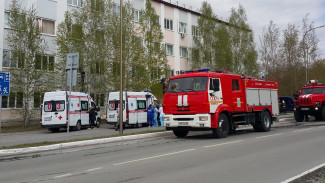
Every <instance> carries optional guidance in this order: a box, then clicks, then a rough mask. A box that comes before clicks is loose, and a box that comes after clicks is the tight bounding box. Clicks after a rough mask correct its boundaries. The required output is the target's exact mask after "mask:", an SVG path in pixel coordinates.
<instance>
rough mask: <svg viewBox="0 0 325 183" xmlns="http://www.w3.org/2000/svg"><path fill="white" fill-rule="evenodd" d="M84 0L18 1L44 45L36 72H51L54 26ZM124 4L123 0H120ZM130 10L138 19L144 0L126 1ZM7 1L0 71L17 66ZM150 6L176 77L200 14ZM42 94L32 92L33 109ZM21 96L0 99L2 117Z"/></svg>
mask: <svg viewBox="0 0 325 183" xmlns="http://www.w3.org/2000/svg"><path fill="white" fill-rule="evenodd" d="M83 1H84V0H22V1H20V2H21V3H22V7H23V8H26V9H28V8H30V7H32V6H33V7H34V8H35V9H36V11H37V17H38V23H39V25H40V26H41V27H42V37H43V38H44V40H45V41H46V42H47V45H48V50H47V52H46V54H45V55H41V56H40V59H41V62H42V64H41V65H40V66H39V68H38V69H41V70H45V71H53V70H54V62H55V55H56V50H57V46H56V44H55V39H56V32H57V26H58V25H59V24H60V23H61V22H63V21H64V13H65V12H66V11H72V10H73V9H75V8H82V6H83ZM124 1H126V0H124ZM130 1H131V2H132V4H133V8H134V21H135V22H137V21H139V19H140V10H142V9H144V7H145V2H146V0H130ZM113 2H114V3H115V4H116V11H119V3H120V1H119V0H114V1H113ZM10 3H11V0H1V1H0V12H2V13H1V14H0V20H1V21H0V58H1V59H0V68H1V70H4V71H5V70H6V68H11V67H17V68H19V64H18V63H16V62H12V63H11V62H10V55H11V54H12V53H11V52H10V48H9V47H8V45H7V43H6V41H5V37H6V35H7V34H8V30H9V27H8V16H9V11H8V10H9V5H10ZM151 3H152V5H153V7H154V8H155V10H156V13H157V15H158V16H159V22H160V25H161V29H162V32H163V35H164V41H163V42H164V44H165V47H166V52H167V60H168V65H169V66H170V73H169V75H178V74H181V73H183V72H184V71H185V70H188V69H189V68H190V60H189V53H190V52H189V50H190V48H191V47H192V45H193V36H195V35H197V32H198V30H197V20H198V18H199V16H200V13H199V12H197V11H194V10H192V8H191V7H189V6H187V5H184V4H182V5H181V4H178V3H177V1H172V0H152V1H151ZM41 97H42V94H37V93H35V95H34V107H35V109H37V108H39V105H40V103H41V101H42V98H41ZM94 98H95V100H96V99H98V100H100V102H99V104H100V105H101V106H105V104H104V101H105V99H104V98H105V95H104V94H102V95H98V96H94ZM22 105H23V104H22V93H19V92H15V91H12V92H11V94H10V96H3V97H2V108H3V109H5V110H3V118H4V119H5V118H14V116H15V114H13V113H12V112H9V111H10V110H7V111H6V109H19V108H21V107H22Z"/></svg>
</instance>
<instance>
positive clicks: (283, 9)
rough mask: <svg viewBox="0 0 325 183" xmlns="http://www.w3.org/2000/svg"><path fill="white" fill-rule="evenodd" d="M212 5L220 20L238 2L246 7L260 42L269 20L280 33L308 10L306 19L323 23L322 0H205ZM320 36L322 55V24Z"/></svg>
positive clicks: (196, 3)
mask: <svg viewBox="0 0 325 183" xmlns="http://www.w3.org/2000/svg"><path fill="white" fill-rule="evenodd" d="M177 1H178V4H179V5H181V6H182V5H183V4H185V5H186V7H187V8H188V7H190V6H191V7H192V10H197V9H200V8H201V5H202V2H203V0H172V2H173V3H176V2H177ZM206 1H207V2H208V3H209V4H210V5H211V7H212V9H213V11H214V14H216V15H217V17H218V18H219V19H221V20H225V21H227V19H228V17H229V16H230V10H231V8H236V9H237V8H238V6H239V4H241V5H242V6H243V7H244V9H245V10H246V15H247V23H248V24H249V25H250V26H251V28H252V30H253V32H254V37H255V43H256V44H257V46H259V43H260V39H259V37H260V36H261V35H262V33H263V28H267V26H268V25H269V23H270V21H271V20H272V21H273V23H274V24H276V25H277V26H278V27H279V28H280V31H281V33H282V32H283V30H285V28H286V27H287V25H288V24H289V23H290V24H295V25H297V26H299V29H300V28H301V26H302V19H303V17H305V16H306V15H307V14H309V16H308V17H309V22H314V27H318V26H322V25H325V0H206ZM315 33H316V36H317V38H318V40H319V42H318V48H319V55H320V57H321V58H325V27H323V28H318V29H315Z"/></svg>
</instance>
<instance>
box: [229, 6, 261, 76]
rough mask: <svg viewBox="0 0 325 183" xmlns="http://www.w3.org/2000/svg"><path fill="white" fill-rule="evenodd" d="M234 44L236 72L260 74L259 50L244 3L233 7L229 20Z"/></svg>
mask: <svg viewBox="0 0 325 183" xmlns="http://www.w3.org/2000/svg"><path fill="white" fill-rule="evenodd" d="M228 22H229V24H230V27H229V31H230V37H231V45H232V53H233V56H232V59H233V62H232V63H233V69H234V72H236V73H240V74H245V75H249V76H256V75H257V74H258V64H257V52H256V50H255V43H254V36H253V31H252V29H251V27H250V26H249V25H248V23H247V16H246V11H245V9H244V7H243V6H242V5H239V7H238V9H235V8H232V9H231V15H230V17H229V20H228Z"/></svg>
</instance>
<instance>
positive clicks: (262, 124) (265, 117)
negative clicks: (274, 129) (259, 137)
mask: <svg viewBox="0 0 325 183" xmlns="http://www.w3.org/2000/svg"><path fill="white" fill-rule="evenodd" d="M271 123H272V118H271V115H270V113H269V112H268V111H266V110H264V111H263V112H262V114H261V121H257V122H256V124H255V125H253V127H254V130H255V131H257V132H268V131H270V129H271Z"/></svg>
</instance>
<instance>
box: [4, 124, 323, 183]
mask: <svg viewBox="0 0 325 183" xmlns="http://www.w3.org/2000/svg"><path fill="white" fill-rule="evenodd" d="M324 131H325V122H313V123H302V124H301V125H298V126H287V127H277V128H272V129H271V131H270V132H267V133H257V132H253V131H252V130H251V129H246V130H239V131H238V132H237V133H236V134H232V135H230V136H228V137H227V138H224V139H215V138H213V137H212V136H211V133H210V132H196V133H190V134H189V136H188V137H186V138H176V137H174V136H167V137H159V138H148V139H142V140H133V141H126V142H119V143H109V144H101V145H96V146H85V147H79V148H72V149H65V150H59V151H51V152H42V153H34V154H28V155H21V156H14V157H3V158H1V159H0V182H8V183H10V182H15V183H22V182H66V183H69V182H87V183H88V182H109V183H121V182H132V183H138V182H139V183H140V182H148V183H152V182H155V183H165V182H175V183H176V182H177V183H182V182H184V183H185V182H186V183H191V182H193V183H194V182H195V183H197V182H218V183H223V182H225V183H230V182H231V183H236V182H241V183H246V182H247V183H254V182H256V183H260V182H263V183H268V182H269V183H274V182H282V181H284V180H287V179H289V178H291V177H293V176H296V175H298V174H300V173H301V172H304V171H306V170H309V169H311V168H313V167H315V166H317V165H319V164H322V163H324V162H325V156H324V154H325V141H324V139H325V133H324Z"/></svg>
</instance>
